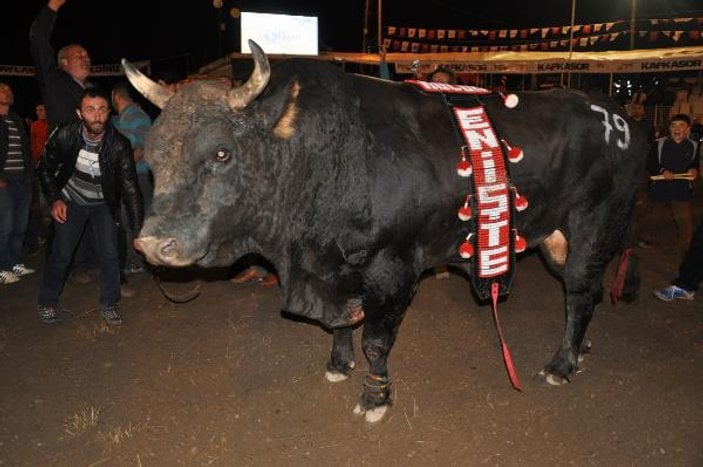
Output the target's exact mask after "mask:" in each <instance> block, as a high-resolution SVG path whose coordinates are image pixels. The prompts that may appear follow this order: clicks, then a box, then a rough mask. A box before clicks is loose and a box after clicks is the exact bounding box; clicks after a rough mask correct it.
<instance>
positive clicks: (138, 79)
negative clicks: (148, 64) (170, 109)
mask: <svg viewBox="0 0 703 467" xmlns="http://www.w3.org/2000/svg"><path fill="white" fill-rule="evenodd" d="M122 68H124V72H125V74H126V75H127V79H128V80H129V82H130V83H132V86H134V88H135V89H136V90H137V91H139V92H140V93H141V95H142V96H144V97H146V98H147V99H148V100H149V102H151V103H152V104H154V105H155V106H156V107H158V108H160V109H163V108H164V106H165V105H166V102H168V100H169V99H170V98H171V96H173V94H174V93H173V91H169V90H168V89H166V88H165V87H163V86H161V85H160V84H159V83H157V82H156V81H153V80H152V79H150V78H149V77H147V76H146V75H145V74H144V73H142V72H141V71H139V70H137V68H136V67H135V66H134V65H132V64H131V63H129V62H128V61H127V60H125V59H124V58H123V59H122Z"/></svg>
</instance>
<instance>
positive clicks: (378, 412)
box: [354, 404, 388, 423]
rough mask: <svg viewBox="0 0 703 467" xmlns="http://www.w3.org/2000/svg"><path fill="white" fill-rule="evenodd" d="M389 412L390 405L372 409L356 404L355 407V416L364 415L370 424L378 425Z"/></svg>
mask: <svg viewBox="0 0 703 467" xmlns="http://www.w3.org/2000/svg"><path fill="white" fill-rule="evenodd" d="M387 410H388V405H378V406H376V407H373V408H370V409H365V408H363V407H362V406H361V404H356V407H354V414H356V415H361V414H364V417H365V418H366V421H367V422H368V423H377V422H379V421H381V420H382V419H383V417H384V415H386V411H387Z"/></svg>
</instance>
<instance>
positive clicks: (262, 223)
mask: <svg viewBox="0 0 703 467" xmlns="http://www.w3.org/2000/svg"><path fill="white" fill-rule="evenodd" d="M251 49H252V53H253V60H254V70H253V72H252V74H251V76H250V78H249V79H248V81H247V82H246V83H245V84H244V85H242V86H240V87H236V88H233V89H225V88H223V87H222V86H221V85H219V84H217V83H214V82H209V81H195V82H191V83H189V84H186V85H184V86H183V87H182V88H181V89H180V90H179V91H178V92H176V93H172V92H170V91H167V90H165V89H164V88H162V87H160V86H159V85H158V84H156V83H155V82H153V81H151V80H150V79H149V78H148V77H146V76H144V75H143V74H141V73H140V72H139V71H138V70H136V69H135V68H134V67H133V66H132V65H130V64H129V62H126V61H124V60H123V66H124V68H125V71H126V73H127V76H128V79H129V80H130V81H131V83H132V84H133V85H134V86H135V87H136V88H137V89H138V90H139V91H140V92H141V93H142V94H143V95H144V96H145V97H146V98H148V99H149V100H150V101H151V102H153V103H154V104H155V105H157V106H158V107H160V108H161V109H162V112H161V114H160V116H159V117H158V118H157V119H156V121H155V123H154V125H153V127H152V129H151V131H150V133H149V135H148V139H147V142H146V148H145V157H146V160H147V161H148V163H149V165H150V166H151V168H152V170H153V173H154V180H155V190H154V201H153V205H152V208H151V211H150V212H149V213H147V218H146V220H145V223H144V226H143V228H142V230H141V232H140V234H139V237H138V238H137V239H136V240H135V244H136V246H137V248H138V249H140V250H141V251H142V252H143V253H144V254H145V256H146V258H147V259H148V261H149V262H150V263H153V264H155V265H162V266H173V267H180V266H188V265H199V266H202V267H214V266H228V265H231V264H232V263H233V262H234V261H235V260H237V259H238V258H240V257H242V256H243V255H245V254H247V253H257V254H261V255H263V256H265V257H266V258H267V259H268V260H270V262H271V263H272V264H273V265H274V266H275V268H276V272H277V273H278V276H279V278H280V293H281V294H282V298H283V304H284V308H285V310H286V311H288V312H291V313H295V314H299V315H303V316H305V317H308V318H312V319H314V320H317V321H319V322H320V323H321V324H322V325H323V326H325V327H327V328H329V329H331V330H332V334H333V343H332V351H331V357H330V360H329V362H328V364H327V372H326V377H327V379H328V380H330V381H340V380H344V379H346V378H347V377H348V376H349V374H350V372H351V371H352V369H353V368H354V349H353V344H352V330H353V326H354V325H355V324H357V323H359V322H362V321H363V335H362V347H363V352H364V354H365V356H366V359H367V360H368V364H369V371H368V375H367V376H366V379H365V383H364V387H363V391H362V394H361V397H360V399H359V403H358V405H357V406H356V408H355V412H356V413H365V418H366V420H368V421H370V422H373V421H377V420H379V419H380V418H381V417H382V416H383V414H384V412H385V411H386V409H387V407H388V405H389V403H390V388H389V386H390V380H389V378H388V367H387V359H388V355H389V352H390V350H391V348H392V347H393V343H394V341H395V338H396V335H397V332H398V328H399V325H400V323H401V320H402V317H403V314H404V312H405V310H406V308H407V307H408V305H409V302H410V300H411V297H412V296H413V293H414V291H415V290H416V287H417V285H418V282H419V280H420V279H421V275H422V273H423V271H426V270H427V269H429V268H432V267H435V266H438V265H445V264H450V265H456V266H458V267H462V268H464V269H465V270H468V272H469V273H470V272H471V271H470V269H471V268H470V266H468V265H467V262H466V261H465V260H463V259H462V257H461V256H460V255H459V254H458V253H457V251H458V250H457V249H458V247H459V244H460V242H461V241H462V240H463V239H464V238H465V237H466V236H467V234H468V231H467V226H466V223H464V222H462V221H461V220H460V219H458V218H457V215H456V213H457V211H456V209H457V206H459V205H461V203H462V202H463V201H464V196H465V189H464V188H465V187H464V182H463V181H462V180H461V179H460V177H457V173H456V166H455V160H456V154H457V151H458V145H459V143H458V142H457V135H456V132H455V128H454V127H453V122H452V121H451V117H450V112H449V111H448V110H447V107H446V105H445V103H444V100H443V99H442V97H441V96H439V95H430V94H426V93H424V92H421V91H419V90H418V89H416V88H414V87H413V86H411V85H409V84H407V83H398V82H389V81H383V80H379V79H376V78H372V77H366V76H361V75H355V74H350V73H345V72H344V71H343V70H341V69H340V68H339V67H338V66H336V65H334V64H330V63H326V62H320V61H316V60H309V59H307V60H306V59H297V58H291V59H288V60H284V61H281V62H279V63H277V64H276V65H275V67H273V68H271V66H270V64H269V61H268V59H267V57H266V55H265V53H264V52H263V51H262V50H261V49H260V48H259V47H258V46H257V45H256V44H254V43H251ZM519 99H520V103H519V105H518V106H517V107H516V108H514V109H508V108H506V106H505V105H504V103H503V102H502V100H501V98H500V97H499V96H493V95H491V96H485V97H484V98H483V99H482V100H483V103H484V105H485V108H486V109H487V112H488V114H489V115H490V116H491V117H492V119H493V122H494V125H495V127H496V130H497V131H498V132H499V133H500V134H501V135H504V136H506V137H508V138H509V139H510V141H511V142H512V143H513V144H517V145H519V146H520V147H522V149H523V151H524V153H525V158H524V160H523V161H522V162H521V163H519V164H516V165H515V166H514V167H511V170H512V173H511V177H512V181H513V182H514V183H515V185H516V186H519V187H520V190H521V191H522V193H523V194H524V195H525V196H526V197H527V199H529V200H530V209H528V210H527V211H525V212H522V213H520V215H519V216H517V218H516V219H515V223H516V226H517V229H518V231H519V232H520V233H521V235H523V236H524V238H525V239H526V240H527V246H528V248H532V247H538V248H540V250H541V252H542V253H543V255H544V257H545V258H546V260H547V263H548V264H549V265H551V267H552V269H553V271H554V272H555V273H556V274H557V275H558V277H559V278H560V279H561V281H562V282H563V286H564V291H565V294H566V325H565V331H564V335H563V338H562V341H561V343H560V344H559V346H558V349H557V351H556V353H555V355H554V356H553V357H552V358H551V360H549V361H548V362H547V363H546V365H545V366H544V369H543V371H542V374H543V375H544V376H545V378H546V380H547V381H548V382H550V383H553V384H561V383H565V382H567V381H570V379H571V377H572V376H573V375H574V374H575V371H576V369H577V362H578V358H579V354H580V353H581V352H582V345H583V344H584V340H585V339H584V336H585V334H586V331H587V327H588V325H589V322H590V320H591V316H592V314H593V312H594V307H595V305H596V304H597V302H599V301H600V299H601V296H602V294H603V285H602V283H603V276H604V271H605V269H606V267H607V264H608V262H609V260H610V259H611V258H612V257H613V256H614V255H615V254H616V253H617V252H618V251H619V250H621V249H622V248H623V239H624V238H625V237H626V235H625V234H626V231H627V230H628V224H629V219H630V215H631V213H632V210H633V207H634V204H635V194H636V191H637V188H638V185H639V183H640V181H641V179H642V178H641V177H642V173H643V164H644V157H643V155H644V154H645V151H646V138H645V135H644V134H643V133H642V132H641V131H639V129H637V128H634V126H633V125H632V122H628V120H627V119H626V117H623V116H622V108H621V107H619V106H616V105H615V104H614V103H612V102H609V101H608V100H607V99H597V98H593V97H589V96H587V95H586V94H582V93H580V92H574V91H569V90H563V89H557V90H550V91H537V92H522V93H520V94H519Z"/></svg>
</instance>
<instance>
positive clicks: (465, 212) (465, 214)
mask: <svg viewBox="0 0 703 467" xmlns="http://www.w3.org/2000/svg"><path fill="white" fill-rule="evenodd" d="M457 216H459V219H461V220H462V221H464V222H466V221H468V220H469V219H471V206H469V205H468V204H464V205H463V206H462V207H460V208H459V212H458V213H457Z"/></svg>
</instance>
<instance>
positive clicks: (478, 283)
mask: <svg viewBox="0 0 703 467" xmlns="http://www.w3.org/2000/svg"><path fill="white" fill-rule="evenodd" d="M407 82H408V83H410V84H413V85H415V86H417V87H419V88H420V89H422V90H423V91H425V92H429V93H439V94H441V95H442V96H443V98H444V100H445V102H446V103H447V106H448V107H449V109H450V110H451V112H452V115H453V116H454V119H453V122H454V127H455V129H456V131H457V134H458V135H459V139H460V141H461V148H460V153H459V154H460V160H459V162H458V163H457V166H456V169H457V174H458V175H459V176H460V177H463V178H465V179H466V182H467V186H466V196H465V198H464V202H463V204H462V205H461V206H459V207H458V212H457V216H458V217H459V219H461V220H462V221H463V222H468V223H470V229H469V232H470V233H469V234H468V236H467V237H466V238H465V239H464V240H463V241H462V242H461V244H460V245H459V255H460V256H461V257H462V258H464V259H469V260H471V261H472V266H473V267H472V274H471V283H472V285H473V287H474V290H475V291H476V294H477V295H478V297H479V298H480V299H481V300H486V299H488V298H491V299H492V303H493V317H494V319H495V324H496V328H497V330H498V337H499V338H500V342H501V346H502V349H503V358H504V360H505V364H506V368H507V370H508V374H509V376H510V381H511V383H512V384H513V387H515V388H516V389H518V390H520V389H521V387H520V382H519V381H518V379H517V375H516V373H515V370H514V367H513V363H512V358H511V356H510V352H509V350H508V348H507V345H506V344H505V341H504V339H503V335H502V331H501V329H500V323H499V320H498V314H497V302H498V297H499V296H501V295H507V294H508V293H509V292H510V286H511V284H512V280H513V276H514V273H515V253H516V252H517V253H520V252H522V251H524V250H525V248H526V247H527V242H526V241H525V239H524V238H522V237H521V236H520V235H518V233H517V229H515V227H514V214H515V212H518V211H522V210H524V209H526V208H527V204H528V203H527V199H526V198H525V197H524V196H521V195H520V194H519V193H518V190H517V188H516V187H515V186H513V185H512V184H511V183H510V173H509V170H508V169H509V164H508V162H510V163H516V162H519V161H520V160H522V158H523V153H522V150H520V148H518V147H516V146H511V145H510V144H509V143H508V142H507V141H505V140H504V139H501V138H499V136H498V134H497V133H496V130H495V128H494V127H493V125H492V123H491V120H490V118H489V116H488V114H487V113H486V109H485V107H484V106H483V104H482V103H481V100H480V96H486V95H489V94H493V91H491V90H488V89H484V88H479V87H474V86H461V85H453V84H446V83H434V82H427V81H416V80H408V81H407ZM496 94H498V95H500V97H501V98H502V99H503V103H504V104H505V106H506V107H508V108H514V107H515V106H516V105H517V104H518V97H517V96H516V95H514V94H507V95H506V94H502V93H496Z"/></svg>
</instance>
